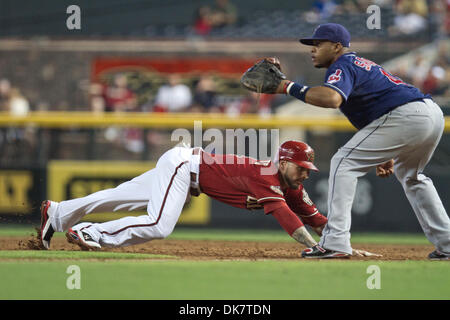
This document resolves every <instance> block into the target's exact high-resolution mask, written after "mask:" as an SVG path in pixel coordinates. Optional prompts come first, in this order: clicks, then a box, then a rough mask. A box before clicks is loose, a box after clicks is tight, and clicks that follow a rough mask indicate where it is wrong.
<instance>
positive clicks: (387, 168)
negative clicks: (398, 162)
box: [376, 159, 394, 178]
mask: <svg viewBox="0 0 450 320" xmlns="http://www.w3.org/2000/svg"><path fill="white" fill-rule="evenodd" d="M376 173H377V176H378V177H380V178H387V177H389V176H390V175H391V174H393V173H394V160H392V159H391V160H389V161H388V162H386V163H383V164H380V165H378V166H377V172H376Z"/></svg>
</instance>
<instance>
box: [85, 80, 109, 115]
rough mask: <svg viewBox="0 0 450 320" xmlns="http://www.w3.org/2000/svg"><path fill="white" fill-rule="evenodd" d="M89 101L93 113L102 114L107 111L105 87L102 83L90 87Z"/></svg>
mask: <svg viewBox="0 0 450 320" xmlns="http://www.w3.org/2000/svg"><path fill="white" fill-rule="evenodd" d="M89 101H90V109H91V111H92V112H96V113H102V112H105V110H106V105H105V99H104V97H103V86H102V85H101V84H100V83H92V84H90V86H89Z"/></svg>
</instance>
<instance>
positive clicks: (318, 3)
mask: <svg viewBox="0 0 450 320" xmlns="http://www.w3.org/2000/svg"><path fill="white" fill-rule="evenodd" d="M336 9H337V5H336V2H335V1H334V0H315V1H314V3H313V5H312V8H311V10H309V11H307V12H306V13H305V19H306V21H308V22H309V23H320V22H323V21H326V20H328V19H329V18H330V17H331V16H333V14H334V13H335V11H336Z"/></svg>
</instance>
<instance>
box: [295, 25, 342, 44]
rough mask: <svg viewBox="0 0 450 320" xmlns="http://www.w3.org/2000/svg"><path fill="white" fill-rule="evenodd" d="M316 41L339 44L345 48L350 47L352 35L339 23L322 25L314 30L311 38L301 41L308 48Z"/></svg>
mask: <svg viewBox="0 0 450 320" xmlns="http://www.w3.org/2000/svg"><path fill="white" fill-rule="evenodd" d="M314 40H328V41H331V42H339V43H341V44H342V46H344V47H350V33H349V32H348V30H347V29H345V27H344V26H343V25H340V24H337V23H324V24H321V25H319V26H318V27H317V28H316V30H314V33H313V35H312V37H311V38H302V39H300V40H299V41H300V42H301V43H303V44H306V45H308V46H312V45H313V41H314Z"/></svg>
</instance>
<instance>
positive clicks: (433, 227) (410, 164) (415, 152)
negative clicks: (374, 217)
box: [394, 103, 450, 253]
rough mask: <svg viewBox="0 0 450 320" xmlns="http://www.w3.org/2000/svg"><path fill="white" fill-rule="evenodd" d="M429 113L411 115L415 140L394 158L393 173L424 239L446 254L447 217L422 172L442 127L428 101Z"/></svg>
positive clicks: (448, 239)
mask: <svg viewBox="0 0 450 320" xmlns="http://www.w3.org/2000/svg"><path fill="white" fill-rule="evenodd" d="M428 107H429V109H428V110H427V111H429V114H426V115H424V116H414V117H410V118H412V119H411V121H414V122H415V124H411V126H412V127H413V128H414V130H415V131H416V134H415V137H416V139H417V140H416V143H414V144H412V145H411V150H410V152H404V153H402V154H400V155H399V156H398V158H396V159H395V167H394V172H395V175H396V177H397V179H398V180H399V181H400V183H401V184H402V186H403V189H404V190H405V194H406V197H407V198H408V200H409V202H410V204H411V206H412V208H413V210H414V213H415V214H416V216H417V219H418V220H419V223H420V225H421V227H422V229H423V231H424V233H425V235H426V236H427V238H428V240H430V242H431V243H433V244H434V245H435V246H436V249H437V250H439V251H441V252H446V253H450V219H449V217H448V215H447V212H446V210H445V208H444V206H443V204H442V201H441V199H440V197H439V194H438V192H437V191H436V188H435V187H434V185H433V182H432V181H431V179H430V178H429V177H427V176H425V175H424V174H423V173H422V172H423V170H424V168H425V166H426V165H427V163H428V162H429V161H430V159H431V157H432V155H433V153H434V150H435V149H436V147H437V145H438V143H439V141H440V139H441V136H442V133H443V129H444V125H445V124H444V119H443V116H442V112H441V110H440V108H439V107H438V106H437V105H434V103H432V104H431V103H429V105H428Z"/></svg>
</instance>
